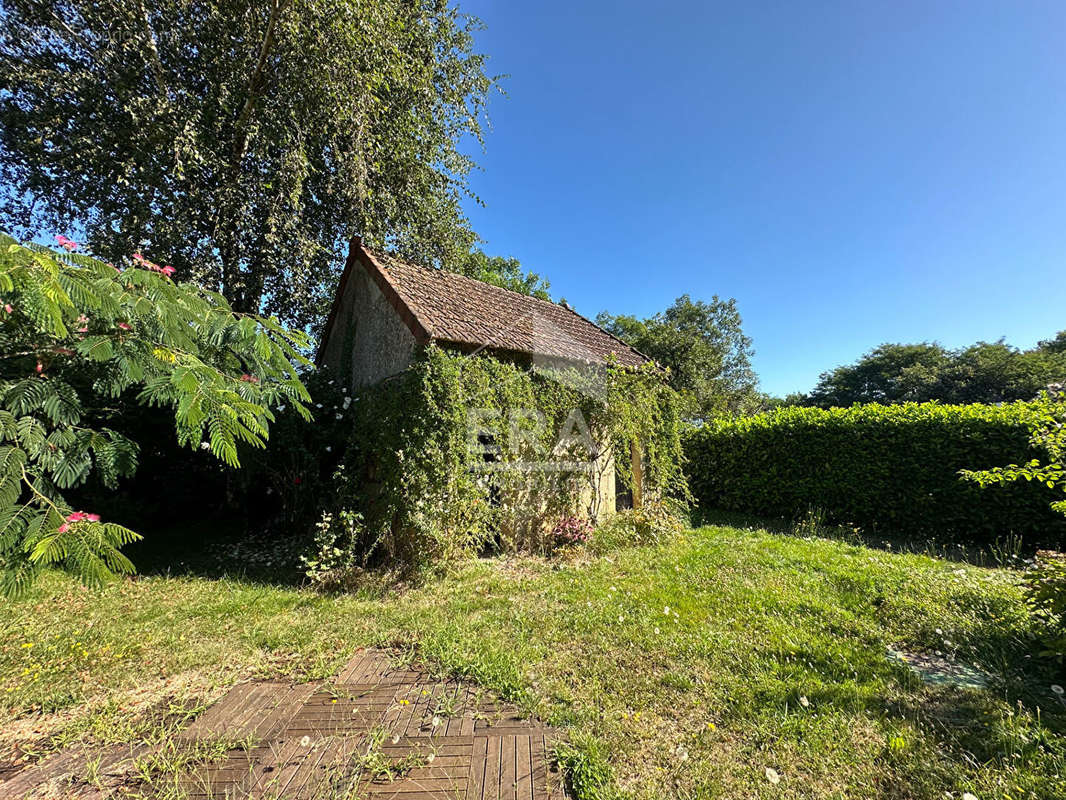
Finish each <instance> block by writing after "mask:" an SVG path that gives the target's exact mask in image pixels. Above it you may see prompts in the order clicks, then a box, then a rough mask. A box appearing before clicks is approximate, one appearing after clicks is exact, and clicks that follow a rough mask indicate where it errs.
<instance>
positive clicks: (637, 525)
mask: <svg viewBox="0 0 1066 800" xmlns="http://www.w3.org/2000/svg"><path fill="white" fill-rule="evenodd" d="M684 528H685V524H684V514H683V509H682V508H681V507H679V506H678V505H677V504H675V503H671V502H669V501H662V500H651V501H649V502H646V503H645V504H644V505H643V506H642V507H641V508H630V509H626V510H624V511H620V512H618V513H617V514H615V515H614V516H613V517H611V518H610V519H608V520H606V521H605V522H603V523H602V524H601V525H600V526H599V527H598V528H596V530H595V531H594V532H593V534H592V537H591V539H590V542H589V546H590V549H591V550H592V551H593V552H595V553H598V554H603V553H609V552H611V551H613V550H619V549H621V548H623V547H641V546H644V545H650V544H657V543H658V542H661V541H663V540H664V539H667V538H669V537H671V536H674V535H676V534H678V533H680V532H681V531H682V530H684Z"/></svg>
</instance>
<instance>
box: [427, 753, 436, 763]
mask: <svg viewBox="0 0 1066 800" xmlns="http://www.w3.org/2000/svg"><path fill="white" fill-rule="evenodd" d="M436 757H437V754H436V753H430V754H429V755H428V756H426V763H427V764H432V763H433V759H435V758H436Z"/></svg>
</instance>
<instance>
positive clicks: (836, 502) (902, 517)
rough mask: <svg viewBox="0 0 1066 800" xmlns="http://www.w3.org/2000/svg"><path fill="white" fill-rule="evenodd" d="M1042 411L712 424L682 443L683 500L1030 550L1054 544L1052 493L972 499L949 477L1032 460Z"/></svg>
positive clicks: (786, 416)
mask: <svg viewBox="0 0 1066 800" xmlns="http://www.w3.org/2000/svg"><path fill="white" fill-rule="evenodd" d="M1048 410H1049V406H1048V405H1046V404H1045V403H1015V404H1011V405H1003V406H988V405H968V406H944V405H939V404H937V403H925V404H915V403H908V404H905V405H896V406H881V405H874V404H870V405H865V406H854V407H851V408H847V409H839V408H836V409H830V410H823V409H815V408H796V407H788V408H782V409H779V410H777V411H774V412H770V413H767V414H759V415H756V416H752V417H747V418H738V419H720V420H713V421H711V422H708V423H707V424H706V425H704V426H702V427H701V428H698V429H693V430H692V431H690V432H689V434H688V435H687V437H686V446H685V450H686V454H687V455H688V458H689V466H688V470H689V476H690V483H691V487H692V491H693V493H694V495H695V496H696V497H697V498H698V499H699V501H700V503H701V504H702V505H703V506H704V507H706V508H721V509H726V510H732V511H745V512H749V513H753V514H759V515H763V516H767V517H786V518H790V519H795V518H797V517H799V516H801V515H802V514H805V513H807V512H808V511H809V510H810V509H812V508H814V509H819V510H821V511H823V512H824V513H825V514H826V516H827V519H828V521H830V522H837V523H852V524H855V525H859V526H862V527H865V528H869V529H873V530H881V531H885V532H887V533H889V534H894V535H895V534H898V535H929V534H936V535H939V536H943V537H957V538H961V539H962V540H963V541H966V542H968V543H981V542H990V541H993V540H995V539H996V538H1001V537H1006V536H1008V535H1010V534H1014V535H1016V536H1021V537H1022V538H1023V539H1025V540H1026V541H1027V542H1028V544H1029V545H1030V546H1032V545H1036V544H1040V543H1044V544H1047V543H1055V542H1058V541H1061V537H1062V536H1063V534H1064V533H1066V526H1064V525H1063V524H1062V521H1061V520H1060V519H1057V518H1056V516H1055V515H1054V514H1053V513H1051V512H1050V510H1049V508H1048V505H1049V503H1050V502H1051V501H1052V500H1053V499H1054V495H1055V492H1054V490H1053V489H1051V488H1049V487H1048V486H1046V485H1044V484H1043V483H1038V482H1035V481H1034V482H1031V483H1022V484H1018V485H1011V486H1007V485H1004V486H996V487H992V488H989V489H987V490H984V491H981V490H980V489H979V488H978V487H977V486H976V485H975V484H973V483H968V482H965V481H962V480H960V477H959V474H958V473H959V471H960V470H963V469H974V468H980V467H982V466H983V465H987V464H997V463H998V464H1002V463H1009V462H1014V463H1022V462H1028V461H1029V460H1030V459H1031V458H1035V457H1040V453H1039V452H1038V451H1036V450H1034V449H1033V445H1032V443H1031V442H1030V436H1031V431H1032V429H1033V428H1034V427H1037V426H1040V425H1041V424H1042V423H1043V421H1044V419H1045V415H1046V414H1047V413H1048Z"/></svg>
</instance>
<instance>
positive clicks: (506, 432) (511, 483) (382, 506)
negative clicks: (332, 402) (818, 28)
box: [316, 346, 689, 567]
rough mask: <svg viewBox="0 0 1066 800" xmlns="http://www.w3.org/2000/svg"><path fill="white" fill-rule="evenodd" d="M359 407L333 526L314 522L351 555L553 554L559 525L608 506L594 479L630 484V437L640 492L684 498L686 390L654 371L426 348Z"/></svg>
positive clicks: (328, 543)
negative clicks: (681, 405) (682, 398)
mask: <svg viewBox="0 0 1066 800" xmlns="http://www.w3.org/2000/svg"><path fill="white" fill-rule="evenodd" d="M351 407H352V409H353V411H354V414H353V417H354V418H353V420H352V428H351V431H352V433H351V438H350V440H349V442H348V444H347V449H346V452H345V455H344V458H343V460H342V463H341V466H340V467H339V469H338V470H337V472H336V474H335V476H334V481H335V484H336V485H335V490H334V492H333V495H334V497H335V498H336V505H335V507H334V508H333V509H330V510H328V511H327V513H328V514H329V516H330V519H331V520H336V521H337V522H336V524H335V525H332V526H331V525H325V526H323V525H320V526H319V544H320V545H321V546H322V548H323V549H328V550H329V551H330V552H333V553H334V554H335V555H336V556H337V558H335V559H334V560H335V561H343V562H344V563H345V564H349V565H350V564H352V563H354V562H353V559H352V557H351V556H352V554H357V556H358V558H357V559H355V560H356V561H358V562H359V563H360V564H367V563H371V562H385V563H390V564H394V565H395V564H405V565H409V566H415V567H417V566H424V565H426V564H428V563H431V562H434V561H440V560H447V559H451V558H454V557H456V556H458V555H460V554H464V553H471V552H478V551H485V550H490V549H519V548H521V549H530V550H534V551H544V550H546V549H549V548H550V546H551V542H552V541H553V537H552V531H553V530H554V529H555V527H556V526H557V524H558V523H559V521H560V520H563V519H572V518H573V517H575V516H577V517H580V518H584V519H590V520H591V519H595V518H597V517H599V516H602V515H603V514H604V513H605V512H607V511H613V508H614V502H615V498H614V496H613V495H612V496H605V493H603V492H597V491H596V489H595V487H596V486H597V485H598V484H599V478H600V476H602V475H605V474H606V472H607V471H608V470H616V476H617V480H618V482H619V484H620V487H621V488H623V489H624V488H628V487H630V486H631V481H632V467H631V463H630V456H629V453H630V447H631V443H632V442H633V441H634V440H636V441H639V442H640V443H641V447H640V450H639V452H642V453H643V462H644V466H643V472H644V484H643V494H644V497H646V498H649V499H667V498H669V499H671V500H672V501H677V502H680V503H687V501H688V499H689V494H688V488H687V484H686V482H685V477H684V474H683V472H682V469H681V465H682V454H681V443H680V420H679V417H678V402H677V396H676V394H675V393H674V392H673V391H672V390H671V389H669V387H667V386H666V384H665V382H664V381H663V380H662V377H661V375H659V374H658V373H657V372H656V371H655V370H654V368H652V367H651V366H649V367H646V368H643V369H639V370H632V369H625V368H622V367H619V366H615V365H611V366H608V367H606V368H604V367H591V366H590V367H585V368H578V367H573V366H558V365H555V366H551V365H531V364H528V363H523V362H522V361H521V360H520V359H516V360H513V361H511V360H507V359H501V358H496V357H490V356H485V355H477V356H467V355H463V354H460V353H454V352H450V351H445V350H442V349H440V348H438V347H435V346H430V347H428V348H426V349H425V351H424V353H423V354H422V355H421V356H420V357H419V358H418V359H417V360H416V361H415V363H414V364H412V365H411V366H410V367H409V368H408V369H407V370H406V371H404V372H403V373H401V374H400V375H398V376H396V377H394V378H391V379H389V380H387V381H385V382H384V383H382V384H379V385H377V386H375V387H373V388H371V389H367V390H364V391H362V392H360V393H357V394H355V395H354V396H353V398H352V404H351ZM340 554H343V556H341V555H340ZM316 563H318V564H321V563H322V562H321V559H316Z"/></svg>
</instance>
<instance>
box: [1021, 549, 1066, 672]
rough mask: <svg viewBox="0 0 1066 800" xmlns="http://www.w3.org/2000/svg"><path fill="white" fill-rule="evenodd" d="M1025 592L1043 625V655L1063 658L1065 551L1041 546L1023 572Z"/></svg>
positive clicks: (1065, 649) (1065, 644)
mask: <svg viewBox="0 0 1066 800" xmlns="http://www.w3.org/2000/svg"><path fill="white" fill-rule="evenodd" d="M1025 596H1026V600H1027V601H1028V603H1029V606H1030V608H1032V610H1033V616H1034V617H1036V618H1037V620H1038V621H1039V622H1040V623H1041V624H1043V625H1044V626H1045V630H1046V634H1045V635H1044V637H1043V641H1044V646H1045V648H1046V650H1045V652H1044V655H1051V656H1055V657H1056V658H1058V659H1060V660H1061V659H1063V658H1066V553H1057V552H1054V551H1051V550H1041V551H1039V552H1038V553H1037V554H1036V560H1035V561H1034V562H1033V566H1032V567H1030V569H1029V570H1028V571H1027V572H1026V573H1025Z"/></svg>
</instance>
